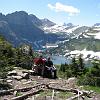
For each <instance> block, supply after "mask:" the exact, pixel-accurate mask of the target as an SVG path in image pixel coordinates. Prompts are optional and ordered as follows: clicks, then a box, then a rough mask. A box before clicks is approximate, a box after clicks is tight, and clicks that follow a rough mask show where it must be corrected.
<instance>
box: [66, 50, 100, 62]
mask: <svg viewBox="0 0 100 100" xmlns="http://www.w3.org/2000/svg"><path fill="white" fill-rule="evenodd" d="M69 55H70V56H71V57H78V56H79V55H82V57H83V59H85V60H88V59H100V52H94V51H87V50H86V49H84V50H82V51H79V50H74V51H71V52H69V53H68V52H67V53H66V54H65V55H64V56H65V57H66V56H69Z"/></svg>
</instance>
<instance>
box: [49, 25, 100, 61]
mask: <svg viewBox="0 0 100 100" xmlns="http://www.w3.org/2000/svg"><path fill="white" fill-rule="evenodd" d="M72 33H73V34H74V36H70V38H68V39H67V40H65V41H62V42H60V43H59V44H58V47H57V48H54V49H52V50H51V52H52V53H54V54H55V53H58V54H61V55H65V56H68V55H72V56H75V55H80V53H82V54H83V55H84V56H85V57H88V56H89V55H90V56H89V57H90V58H92V57H97V56H99V54H100V26H99V27H97V25H96V26H92V27H86V26H82V27H79V28H77V29H76V30H74V31H73V32H72ZM86 52H87V53H86ZM99 59H100V56H99Z"/></svg>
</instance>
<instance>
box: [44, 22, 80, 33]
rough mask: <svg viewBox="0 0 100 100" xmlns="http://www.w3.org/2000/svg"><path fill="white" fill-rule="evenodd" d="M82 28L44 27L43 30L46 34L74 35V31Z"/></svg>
mask: <svg viewBox="0 0 100 100" xmlns="http://www.w3.org/2000/svg"><path fill="white" fill-rule="evenodd" d="M79 27H80V26H74V25H73V26H67V25H57V24H56V25H54V26H51V27H47V26H46V27H44V28H43V30H44V31H45V32H46V33H72V32H73V31H74V30H76V29H77V28H79Z"/></svg>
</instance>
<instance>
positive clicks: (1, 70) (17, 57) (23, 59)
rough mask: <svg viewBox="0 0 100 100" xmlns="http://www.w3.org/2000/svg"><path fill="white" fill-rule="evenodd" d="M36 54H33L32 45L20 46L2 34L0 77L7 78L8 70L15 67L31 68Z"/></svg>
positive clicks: (0, 37)
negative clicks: (14, 45) (12, 43)
mask: <svg viewBox="0 0 100 100" xmlns="http://www.w3.org/2000/svg"><path fill="white" fill-rule="evenodd" d="M35 56H36V54H35V55H34V54H33V51H32V47H31V46H30V45H25V44H24V45H21V46H20V47H18V48H14V47H12V45H11V44H10V43H9V42H8V41H6V40H5V39H4V38H3V37H2V36H0V78H5V77H6V75H7V72H8V71H10V70H13V68H14V67H21V68H26V69H31V67H32V63H33V61H32V59H33V58H34V57H35Z"/></svg>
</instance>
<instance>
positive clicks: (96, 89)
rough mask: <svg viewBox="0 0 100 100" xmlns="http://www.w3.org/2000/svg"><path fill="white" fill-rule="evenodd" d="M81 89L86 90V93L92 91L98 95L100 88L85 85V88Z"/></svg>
mask: <svg viewBox="0 0 100 100" xmlns="http://www.w3.org/2000/svg"><path fill="white" fill-rule="evenodd" d="M83 89H85V90H88V91H90V90H93V91H94V92H96V93H100V87H96V86H88V85H87V86H84V87H83Z"/></svg>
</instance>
